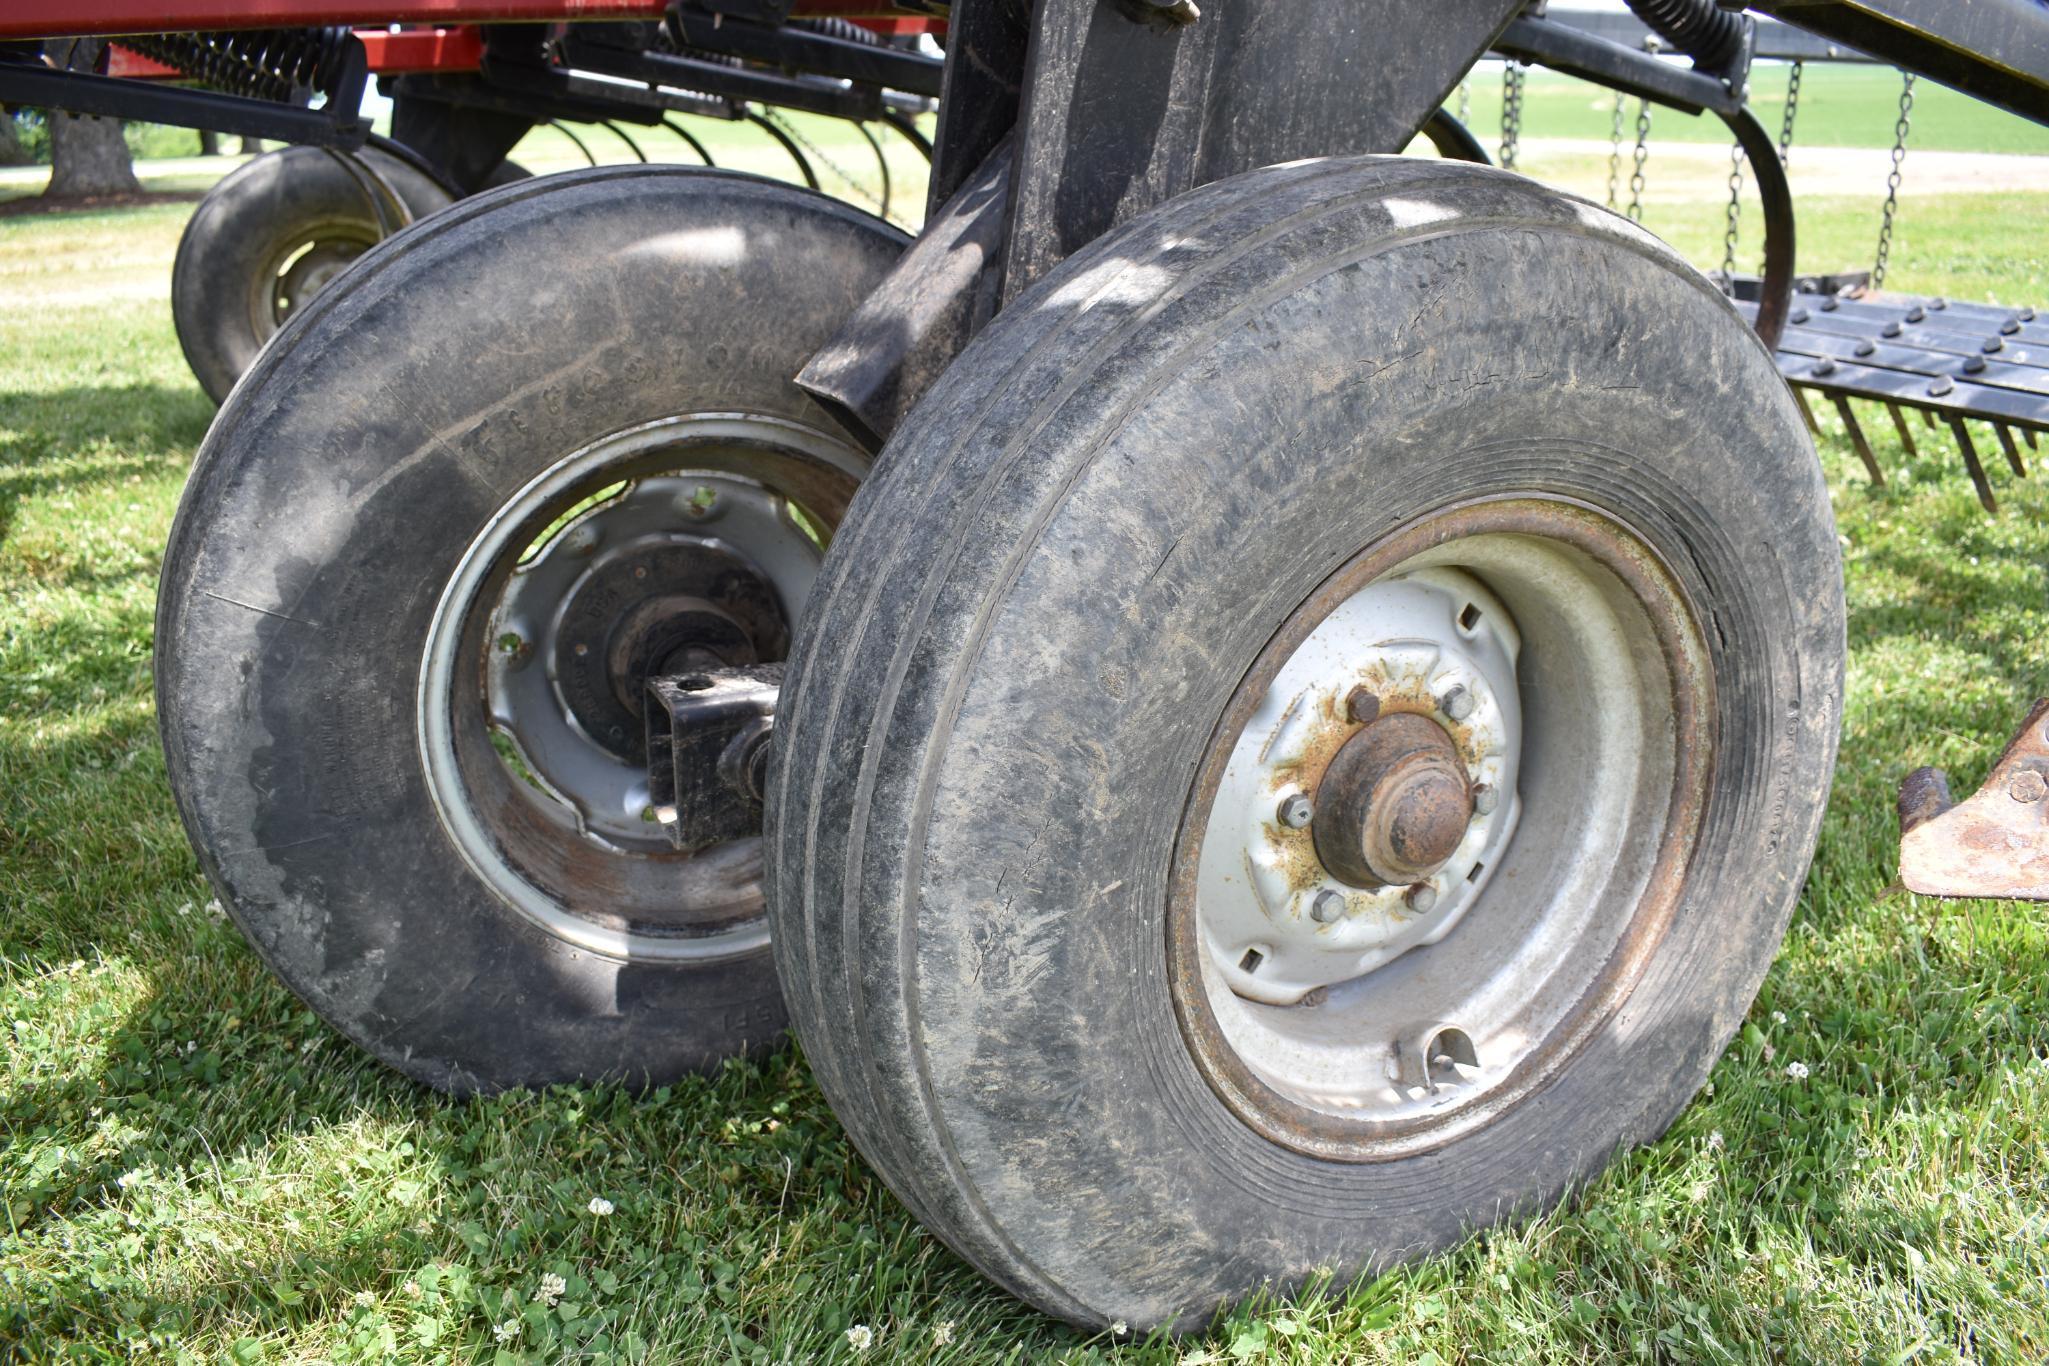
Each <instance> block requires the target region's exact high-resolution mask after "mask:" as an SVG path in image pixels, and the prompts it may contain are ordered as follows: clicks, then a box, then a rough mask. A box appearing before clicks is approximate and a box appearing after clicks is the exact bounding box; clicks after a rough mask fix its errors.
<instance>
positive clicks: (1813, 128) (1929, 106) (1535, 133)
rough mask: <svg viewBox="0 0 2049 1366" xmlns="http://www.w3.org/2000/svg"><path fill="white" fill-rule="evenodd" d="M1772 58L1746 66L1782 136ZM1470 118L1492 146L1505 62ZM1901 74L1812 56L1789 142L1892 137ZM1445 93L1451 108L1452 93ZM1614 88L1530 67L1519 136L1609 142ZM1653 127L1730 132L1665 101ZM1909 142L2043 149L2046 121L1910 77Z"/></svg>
mask: <svg viewBox="0 0 2049 1366" xmlns="http://www.w3.org/2000/svg"><path fill="white" fill-rule="evenodd" d="M1787 70H1788V68H1787V67H1786V66H1785V65H1783V64H1781V63H1777V62H1760V63H1759V64H1758V65H1757V66H1756V68H1754V69H1753V70H1752V72H1751V77H1750V103H1751V107H1752V108H1753V109H1755V110H1756V111H1757V116H1758V118H1760V119H1761V120H1763V121H1764V123H1765V126H1766V127H1768V128H1770V129H1771V131H1772V135H1773V137H1775V138H1776V137H1777V136H1778V132H1779V123H1780V120H1781V118H1783V116H1784V114H1785V108H1786V73H1787ZM1468 91H1469V93H1470V97H1471V100H1472V128H1473V130H1474V131H1475V132H1476V133H1478V134H1479V135H1480V139H1481V141H1483V142H1485V143H1487V144H1488V145H1489V146H1492V144H1493V143H1494V141H1495V140H1496V136H1497V130H1498V129H1499V127H1500V122H1501V68H1500V67H1499V66H1498V65H1496V66H1493V67H1482V68H1480V69H1478V70H1476V71H1475V72H1474V73H1473V77H1472V79H1471V81H1470V82H1469V84H1468ZM1899 101H1900V76H1899V73H1898V72H1897V71H1894V70H1893V69H1892V68H1891V67H1886V66H1840V65H1837V66H1830V65H1822V64H1819V63H1809V64H1808V66H1807V67H1806V68H1805V69H1804V70H1803V72H1802V74H1801V77H1800V103H1799V107H1798V108H1797V109H1796V111H1795V117H1794V146H1795V147H1796V148H1799V147H1890V146H1892V139H1893V124H1894V121H1895V120H1897V119H1898V117H1899ZM1448 103H1449V104H1450V105H1451V106H1452V107H1453V109H1454V110H1455V109H1456V108H1457V104H1458V97H1457V96H1456V95H1454V96H1453V97H1452V99H1451V100H1450V101H1448ZM1614 104H1615V97H1614V95H1612V94H1610V93H1609V92H1608V91H1605V90H1599V89H1596V88H1595V87H1593V86H1590V85H1588V84H1586V83H1585V82H1583V81H1578V80H1574V79H1572V78H1571V77H1569V76H1559V75H1555V74H1553V73H1551V72H1548V71H1532V72H1530V73H1529V76H1528V78H1527V83H1526V84H1525V86H1524V87H1523V136H1524V137H1531V138H1598V139H1599V140H1600V141H1602V142H1606V141H1607V140H1608V137H1609V129H1610V126H1611V125H1610V119H1611V118H1612V116H1613V111H1614ZM1635 120H1636V104H1635V102H1634V101H1631V102H1630V105H1629V109H1628V115H1627V120H1626V128H1627V133H1628V136H1630V137H1634V136H1635V130H1636V122H1635ZM1652 120H1653V126H1654V128H1655V129H1656V132H1657V136H1658V137H1661V138H1671V139H1673V140H1675V141H1680V142H1721V143H1726V142H1728V140H1729V133H1728V129H1727V128H1726V127H1725V126H1724V125H1723V123H1722V121H1721V120H1720V119H1718V118H1715V117H1713V116H1712V115H1703V116H1701V117H1697V118H1695V117H1689V116H1687V115H1685V114H1679V113H1675V112H1673V111H1671V110H1668V109H1659V110H1656V111H1654V113H1653V115H1652ZM1912 124H1913V126H1912V130H1911V132H1910V134H1909V146H1910V147H1911V148H1913V149H1917V150H1920V151H1929V152H1934V151H1946V152H2020V153H2026V154H2029V155H2034V156H2039V155H2042V154H2044V153H2049V128H2044V127H2043V126H2042V125H2040V124H2037V123H2031V122H2029V121H2028V120H2026V119H2024V118H2021V117H2020V116H2019V115H2017V114H2008V113H2004V112H2002V111H2000V110H1997V109H1993V108H1991V107H1990V106H1989V105H1984V104H1980V103H1979V102H1978V101H1976V100H1973V99H1971V98H1970V97H1969V96H1966V95H1959V94H1958V93H1956V92H1955V91H1954V90H1949V89H1947V88H1945V87H1943V86H1939V85H1937V84H1935V83H1934V82H1933V81H1926V80H1920V81H1916V82H1915V83H1914V108H1913V116H1912Z"/></svg>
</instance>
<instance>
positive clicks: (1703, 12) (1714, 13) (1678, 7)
mask: <svg viewBox="0 0 2049 1366" xmlns="http://www.w3.org/2000/svg"><path fill="white" fill-rule="evenodd" d="M1628 3H1629V7H1630V8H1631V9H1632V10H1634V11H1636V17H1637V18H1639V19H1641V20H1643V22H1644V24H1645V25H1646V26H1647V27H1648V28H1650V29H1651V30H1652V31H1653V32H1655V33H1659V34H1662V35H1663V36H1664V38H1665V40H1666V41H1667V42H1669V43H1671V44H1672V46H1674V47H1676V48H1678V49H1679V50H1680V51H1681V52H1683V53H1685V54H1686V55H1687V56H1689V57H1691V58H1693V60H1694V62H1695V63H1696V64H1697V65H1699V66H1701V67H1702V68H1704V69H1706V70H1708V71H1714V72H1720V71H1724V70H1726V69H1727V68H1728V66H1729V64H1730V63H1731V62H1732V61H1734V60H1735V58H1736V55H1737V53H1739V52H1740V51H1742V48H1743V17H1742V16H1741V15H1739V14H1732V13H1730V12H1729V11H1728V10H1725V9H1722V8H1720V7H1719V6H1718V5H1717V4H1716V3H1715V0H1628Z"/></svg>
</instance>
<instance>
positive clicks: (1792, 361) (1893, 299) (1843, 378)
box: [1736, 293, 2049, 512]
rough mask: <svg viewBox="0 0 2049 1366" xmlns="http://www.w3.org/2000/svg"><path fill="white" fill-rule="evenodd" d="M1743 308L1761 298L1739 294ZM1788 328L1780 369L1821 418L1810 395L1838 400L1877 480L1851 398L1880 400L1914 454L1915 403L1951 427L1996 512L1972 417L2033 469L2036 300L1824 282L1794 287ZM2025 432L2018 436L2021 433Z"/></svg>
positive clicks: (2041, 346) (2037, 421)
mask: <svg viewBox="0 0 2049 1366" xmlns="http://www.w3.org/2000/svg"><path fill="white" fill-rule="evenodd" d="M1736 306H1737V308H1739V309H1741V310H1743V312H1744V314H1745V316H1747V317H1750V318H1752V319H1753V320H1754V319H1755V317H1756V313H1757V308H1756V305H1755V304H1754V303H1750V302H1745V301H1741V300H1739V301H1738V303H1737V305H1736ZM1786 322H1787V325H1786V331H1785V335H1784V336H1783V337H1781V338H1780V339H1779V349H1778V357H1777V358H1778V364H1779V373H1780V374H1782V375H1784V376H1785V377H1786V381H1787V383H1789V384H1791V385H1792V386H1793V391H1794V393H1795V394H1796V395H1798V396H1799V397H1800V399H1801V407H1802V408H1803V409H1806V411H1807V417H1808V421H1809V423H1810V424H1811V423H1812V422H1813V420H1814V413H1813V409H1812V408H1811V407H1809V406H1808V403H1807V398H1806V394H1807V393H1813V394H1815V395H1818V396H1821V397H1823V398H1826V399H1827V400H1828V401H1829V402H1831V403H1832V404H1833V405H1834V407H1835V410H1836V413H1837V415H1838V416H1840V417H1841V418H1842V421H1843V426H1844V428H1845V429H1846V430H1847V431H1848V433H1849V437H1850V443H1851V445H1853V446H1854V447H1855V448H1856V451H1857V458H1858V459H1859V460H1860V461H1862V462H1863V465H1864V469H1865V472H1866V473H1867V474H1869V475H1870V477H1871V482H1872V483H1874V484H1883V483H1884V482H1885V471H1884V470H1883V468H1882V467H1881V466H1880V465H1879V463H1878V457H1877V455H1876V454H1875V453H1874V452H1873V450H1872V448H1871V441H1870V438H1869V437H1868V436H1867V435H1866V434H1865V430H1864V426H1863V424H1862V422H1860V421H1859V419H1858V416H1857V412H1856V409H1855V408H1854V407H1853V406H1852V404H1851V400H1852V399H1863V400H1865V401H1867V402H1873V403H1882V404H1884V405H1885V408H1886V411H1887V413H1888V414H1889V415H1890V417H1891V418H1892V425H1893V430H1894V431H1895V432H1896V433H1898V435H1899V438H1900V444H1901V445H1902V446H1904V447H1905V448H1906V450H1907V454H1908V455H1909V456H1915V455H1917V454H1918V450H1917V448H1916V445H1915V440H1914V434H1913V430H1912V428H1911V427H1910V426H1909V425H1908V422H1907V418H1906V412H1907V411H1908V410H1911V411H1915V412H1918V413H1920V414H1921V416H1922V419H1923V421H1924V422H1926V424H1927V425H1928V426H1929V427H1930V428H1936V429H1940V428H1941V427H1947V428H1948V430H1949V433H1950V436H1951V439H1952V440H1953V441H1954V442H1955V443H1956V447H1957V451H1958V454H1960V455H1961V456H1962V457H1963V462H1964V469H1965V471H1966V472H1967V473H1968V474H1969V475H1970V478H1971V485H1972V487H1973V488H1974V489H1976V490H1977V494H1978V501H1979V502H1980V503H1982V504H1983V505H1984V507H1985V510H1986V511H1987V512H1997V511H1998V510H1999V505H1998V500H1997V499H1996V498H1995V497H1994V496H1993V493H1992V484H1991V481H1990V479H1989V478H1988V477H1987V476H1986V473H1985V463H1984V460H1983V459H1982V458H1981V456H1980V454H1979V450H1978V445H1977V442H1976V441H1975V440H1973V438H1972V435H1971V429H1970V427H1969V426H1968V425H1966V421H1967V419H1974V418H1975V419H1977V420H1979V421H1983V422H1989V423H1991V424H1992V429H1993V431H1994V433H1995V434H1996V435H1997V437H1998V440H1999V449H2000V452H2001V454H2002V455H2004V457H2005V459H2006V464H2007V467H2008V468H2009V469H2010V470H2012V471H2013V473H2014V474H2015V475H2016V476H2017V477H2020V478H2026V477H2027V475H2028V463H2027V458H2026V456H2024V455H2023V454H2022V449H2021V443H2022V441H2025V442H2026V444H2027V446H2028V447H2029V448H2030V449H2033V448H2034V447H2035V446H2036V445H2037V443H2038V436H2037V434H2038V433H2040V432H2043V431H2049V319H2043V318H2038V317H2037V316H2036V313H2035V310H2034V309H2032V308H2001V307H1998V306H1996V305H1992V304H1972V303H1961V302H1957V301H1955V300H1950V299H1941V298H1927V297H1922V296H1917V295H1904V294H1864V295H1862V296H1860V297H1852V296H1850V295H1848V294H1836V293H1825V294H1819V295H1802V296H1799V297H1796V299H1795V300H1794V306H1793V309H1792V312H1791V313H1789V314H1788V315H1787V320H1786ZM2016 432H2018V433H2019V434H2020V435H2019V439H2016V437H2015V433H2016Z"/></svg>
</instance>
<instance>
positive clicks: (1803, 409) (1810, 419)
mask: <svg viewBox="0 0 2049 1366" xmlns="http://www.w3.org/2000/svg"><path fill="white" fill-rule="evenodd" d="M1786 387H1787V388H1788V389H1791V390H1792V391H1793V397H1794V398H1795V399H1796V400H1798V401H1799V404H1800V416H1802V417H1804V418H1806V419H1807V431H1808V434H1809V435H1810V436H1820V435H1821V424H1819V423H1817V422H1816V421H1815V420H1814V409H1812V408H1810V407H1808V406H1807V391H1806V390H1805V389H1802V388H1801V387H1800V386H1799V385H1797V384H1789V385H1787V386H1786Z"/></svg>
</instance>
